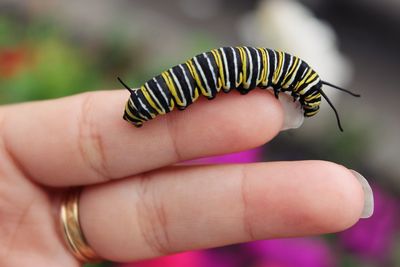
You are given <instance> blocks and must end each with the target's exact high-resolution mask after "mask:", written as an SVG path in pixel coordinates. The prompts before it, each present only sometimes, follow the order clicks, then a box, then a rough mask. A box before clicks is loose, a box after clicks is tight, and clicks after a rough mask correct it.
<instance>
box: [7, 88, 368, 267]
mask: <svg viewBox="0 0 400 267" xmlns="http://www.w3.org/2000/svg"><path fill="white" fill-rule="evenodd" d="M127 98H128V96H127V92H126V91H102V92H94V93H85V94H80V95H76V96H71V97H67V98H62V99H57V100H50V101H41V102H32V103H24V104H18V105H10V106H3V107H1V108H0V237H1V238H0V266H4V267H9V266H10V267H11V266H22V267H23V266H79V265H80V264H79V262H78V261H76V260H75V258H74V257H73V256H72V254H70V252H69V251H68V249H67V248H66V246H65V244H64V241H63V239H62V236H61V234H60V231H59V227H60V225H59V222H58V211H59V201H60V197H61V196H62V195H63V193H64V192H65V190H66V188H67V187H70V186H84V189H83V192H82V195H81V199H80V219H81V224H82V229H83V232H84V234H85V236H86V238H87V240H88V242H89V244H90V245H91V246H92V248H93V249H94V250H95V251H96V252H97V253H98V254H99V255H100V256H101V257H103V258H106V259H109V260H114V261H135V260H140V259H145V258H152V257H156V256H162V255H166V254H170V253H176V252H179V251H185V250H191V249H201V248H210V247H216V246H222V245H228V244H233V243H240V242H246V241H251V240H257V239H268V238H278V237H294V236H305V235H317V234H323V233H330V232H336V231H341V230H343V229H346V228H348V227H350V226H351V225H353V224H354V223H355V222H357V221H358V218H359V217H360V214H361V212H362V208H363V202H364V199H363V191H362V188H361V185H360V184H359V183H358V182H357V180H356V178H355V177H354V176H353V175H352V174H351V172H350V171H349V170H348V169H347V168H345V167H343V166H340V165H337V164H334V163H330V162H324V161H292V162H269V163H254V164H234V165H219V166H216V165H214V166H212V165H210V166H183V165H174V164H175V163H178V162H181V161H184V160H189V159H194V158H198V157H204V156H211V155H216V154H223V153H229V152H236V151H240V150H244V149H249V148H253V147H257V146H259V145H261V144H264V143H265V142H268V141H269V140H271V139H272V138H273V137H274V136H276V135H277V134H278V133H279V131H280V129H281V128H282V123H283V118H284V114H283V109H282V107H281V105H280V103H279V101H278V100H276V99H275V98H274V96H273V95H272V94H269V93H265V91H264V92H262V91H258V92H256V91H254V92H252V93H251V94H248V95H245V96H240V95H239V94H237V93H234V92H233V93H231V94H228V95H224V96H223V97H217V98H216V99H215V100H213V101H211V102H209V101H207V100H204V99H202V100H200V101H199V102H198V103H196V104H195V105H193V106H192V107H190V108H189V109H187V110H186V111H185V112H173V113H171V114H169V115H167V116H160V117H159V118H157V119H155V120H153V121H150V122H147V123H146V125H144V126H143V127H142V128H140V129H138V128H135V127H133V126H132V125H130V124H128V123H126V122H125V121H123V120H122V118H121V114H122V111H123V107H124V105H125V102H126V100H127ZM243 111H246V112H243Z"/></svg>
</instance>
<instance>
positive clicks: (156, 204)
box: [136, 174, 173, 256]
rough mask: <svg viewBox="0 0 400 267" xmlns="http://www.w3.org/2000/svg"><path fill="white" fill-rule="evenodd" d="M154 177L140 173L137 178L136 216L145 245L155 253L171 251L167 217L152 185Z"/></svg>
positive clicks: (164, 253) (165, 253)
mask: <svg viewBox="0 0 400 267" xmlns="http://www.w3.org/2000/svg"><path fill="white" fill-rule="evenodd" d="M153 180H154V178H153V177H152V176H150V175H148V174H147V175H142V176H141V177H140V178H139V184H140V186H139V187H138V196H139V197H138V199H139V200H138V202H137V209H136V210H137V213H138V214H137V218H138V222H139V224H138V225H139V229H140V232H141V234H142V237H143V240H145V243H146V245H147V246H148V247H149V248H150V249H151V250H152V251H153V252H154V253H155V255H159V256H160V255H167V254H171V253H173V251H172V250H171V243H170V238H169V231H168V218H167V213H166V209H165V205H164V204H163V202H162V200H161V199H160V197H159V196H158V195H157V194H156V192H155V190H154V187H153Z"/></svg>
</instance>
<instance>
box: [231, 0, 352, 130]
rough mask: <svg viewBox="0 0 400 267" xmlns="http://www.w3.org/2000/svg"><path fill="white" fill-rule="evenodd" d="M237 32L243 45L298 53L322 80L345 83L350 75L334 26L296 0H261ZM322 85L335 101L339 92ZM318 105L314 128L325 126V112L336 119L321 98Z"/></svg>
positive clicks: (339, 83) (242, 21)
mask: <svg viewBox="0 0 400 267" xmlns="http://www.w3.org/2000/svg"><path fill="white" fill-rule="evenodd" d="M239 35H240V37H241V39H242V40H243V42H244V44H246V45H254V46H261V47H267V48H272V49H277V50H282V51H285V52H288V53H291V54H293V55H296V56H298V57H300V58H301V59H303V60H305V61H306V62H307V63H308V64H309V65H310V66H311V67H312V68H313V69H314V70H316V71H317V73H318V74H319V75H320V77H321V79H322V80H325V81H328V82H331V83H333V84H337V85H339V86H343V87H346V85H347V84H348V82H349V80H350V78H351V76H352V68H351V65H350V63H349V61H348V60H347V59H346V58H345V57H344V56H343V55H342V54H341V53H340V52H339V50H338V47H337V42H336V36H335V33H334V31H333V29H332V28H331V27H330V26H329V25H328V24H326V23H324V22H322V21H321V20H319V19H318V18H316V17H315V16H314V15H313V14H312V13H311V11H310V10H308V9H307V8H306V7H305V6H303V5H302V4H301V3H299V2H297V1H294V0H270V1H268V0H264V1H261V2H260V5H259V7H258V8H257V9H256V10H255V11H254V12H253V13H251V14H248V15H246V16H245V17H244V18H243V19H242V20H241V22H240V24H239ZM324 88H325V90H324V91H325V92H326V93H327V95H328V96H329V98H330V99H331V100H332V101H333V102H334V103H336V102H337V101H335V99H336V96H337V95H338V94H339V92H338V91H337V90H335V89H332V88H329V87H324ZM340 94H342V93H340ZM346 97H348V96H347V95H346ZM321 108H322V112H320V114H318V115H316V117H315V118H314V117H313V120H316V121H317V123H312V124H313V125H315V126H316V125H319V127H312V128H313V130H315V129H316V128H324V127H320V126H321V122H322V121H323V119H322V118H321V117H324V118H325V117H326V115H329V116H330V118H331V119H328V117H326V118H327V119H326V120H325V121H328V122H329V123H336V121H335V118H334V114H333V112H332V110H331V109H330V107H329V106H328V105H327V103H326V101H324V100H323V101H322V104H321ZM327 109H329V114H328V112H326V110H327ZM321 113H322V115H321ZM339 113H340V111H339ZM317 117H318V118H317Z"/></svg>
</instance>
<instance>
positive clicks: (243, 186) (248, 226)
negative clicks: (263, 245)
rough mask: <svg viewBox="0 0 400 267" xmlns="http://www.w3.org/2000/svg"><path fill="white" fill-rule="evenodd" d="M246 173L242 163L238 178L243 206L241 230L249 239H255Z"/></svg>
mask: <svg viewBox="0 0 400 267" xmlns="http://www.w3.org/2000/svg"><path fill="white" fill-rule="evenodd" d="M247 177H248V175H247V169H246V165H243V167H242V171H241V179H240V190H241V195H242V198H241V202H242V207H243V215H242V218H243V230H244V233H245V235H246V236H247V238H248V239H249V240H255V239H256V235H255V233H254V231H255V230H254V226H253V223H252V215H251V210H250V205H249V202H250V201H249V194H250V191H249V185H248V178H247Z"/></svg>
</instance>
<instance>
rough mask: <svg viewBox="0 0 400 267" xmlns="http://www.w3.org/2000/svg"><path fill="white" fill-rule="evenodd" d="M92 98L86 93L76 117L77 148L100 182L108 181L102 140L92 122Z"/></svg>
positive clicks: (95, 125)
mask: <svg viewBox="0 0 400 267" xmlns="http://www.w3.org/2000/svg"><path fill="white" fill-rule="evenodd" d="M93 97H94V95H93V94H91V93H87V94H85V96H84V99H83V101H82V104H81V110H80V112H79V115H78V147H79V153H80V156H81V158H82V160H83V162H84V163H85V165H86V166H87V167H88V168H89V169H90V170H91V171H93V172H94V173H95V175H96V176H99V177H100V178H101V179H102V180H106V181H107V180H110V179H111V178H110V175H109V174H108V171H107V162H106V157H105V152H104V146H103V138H102V135H101V132H100V131H99V129H98V127H97V124H96V123H95V122H93V120H92V117H91V114H92V112H93V110H92V109H93Z"/></svg>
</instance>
